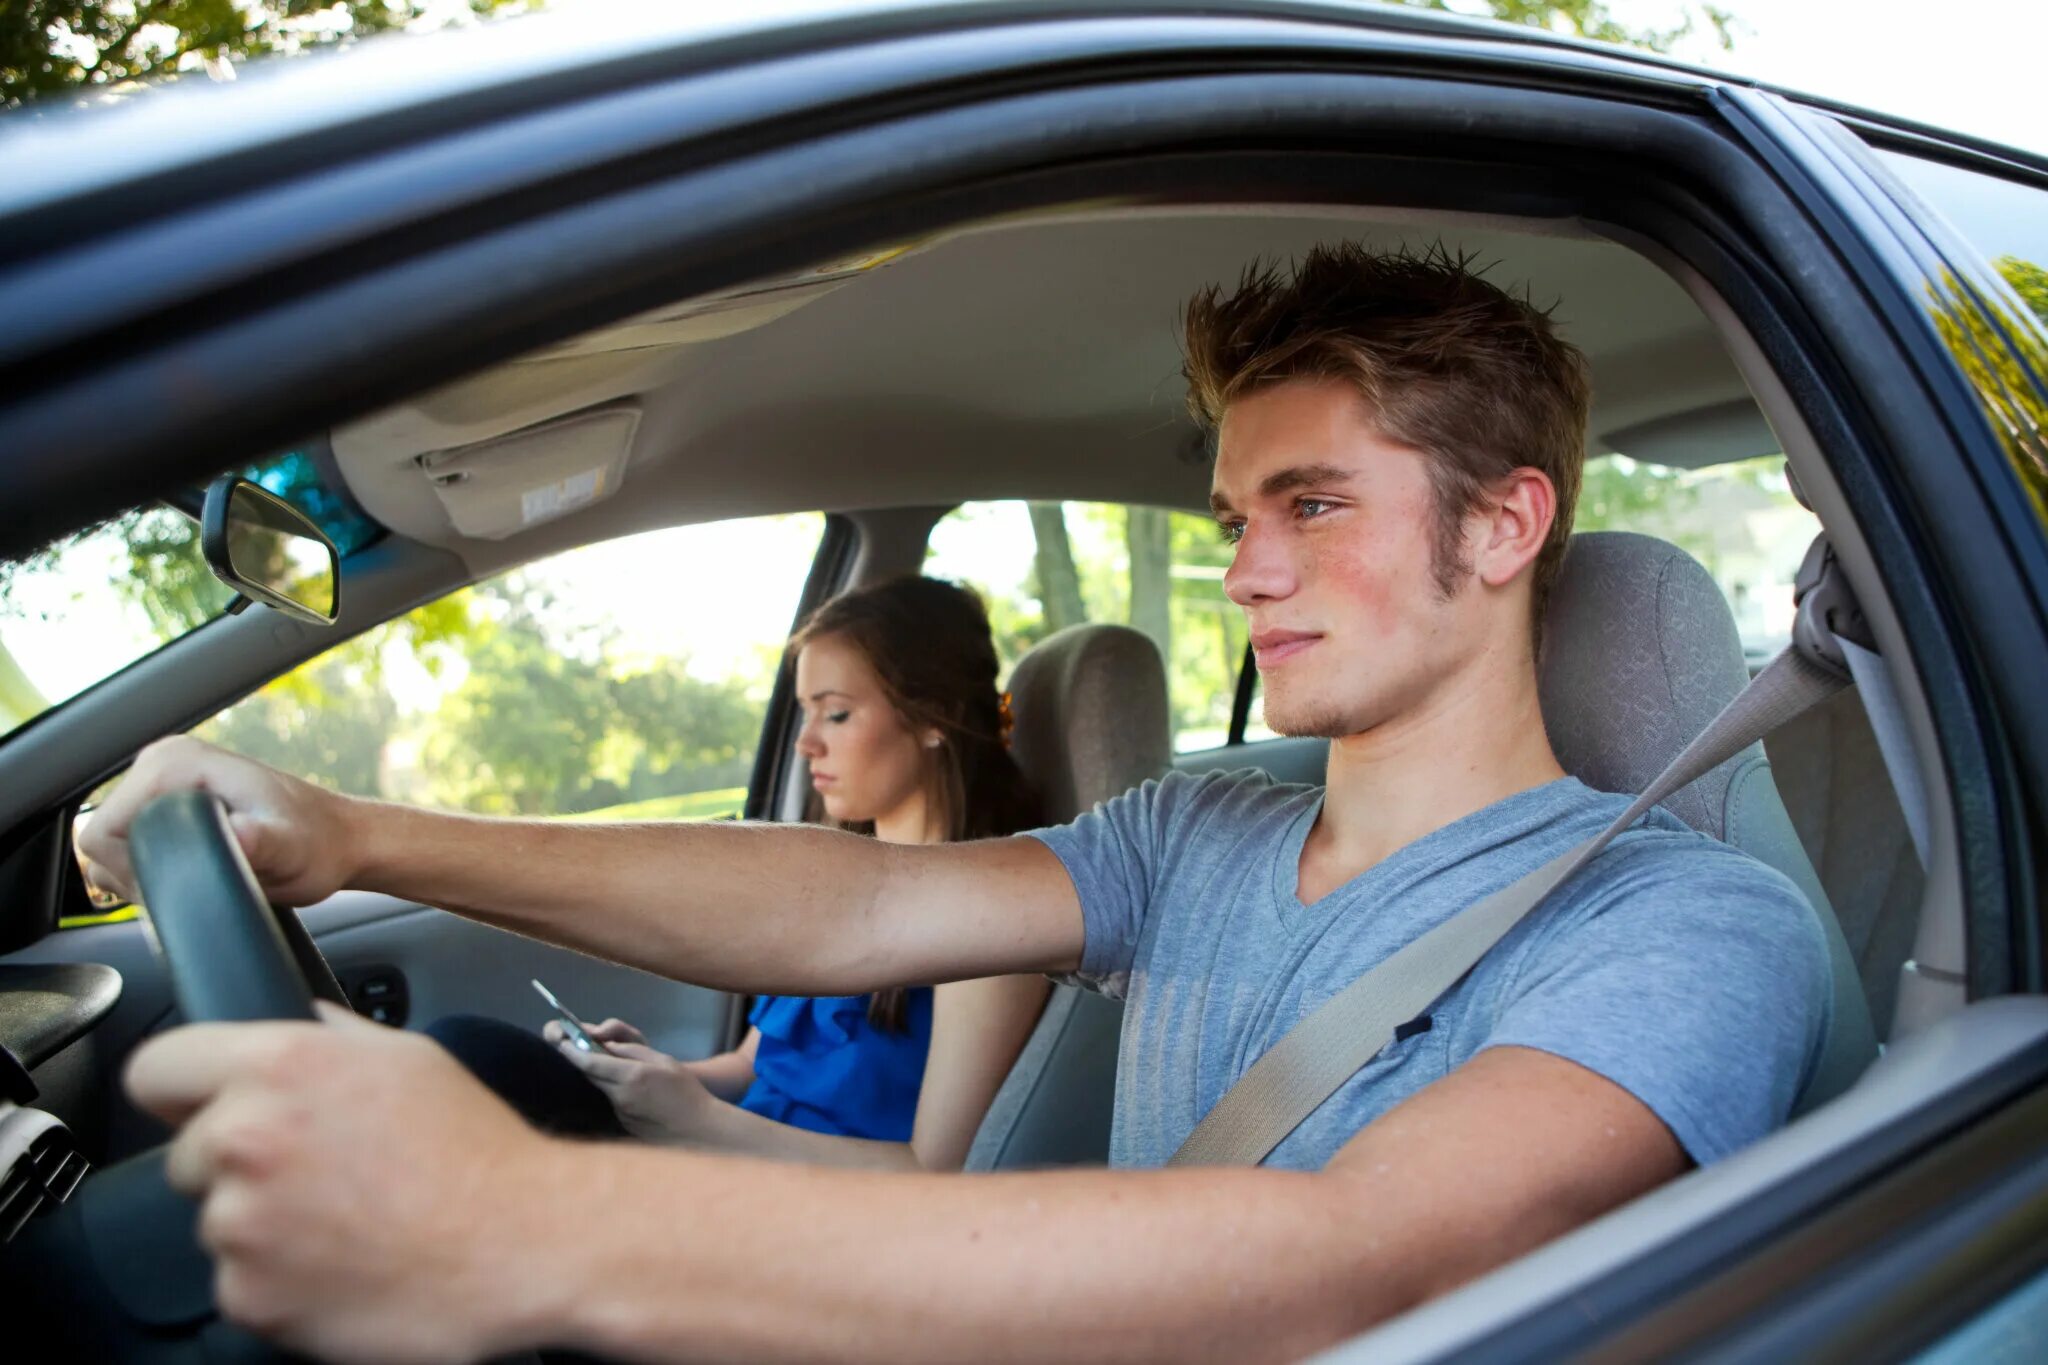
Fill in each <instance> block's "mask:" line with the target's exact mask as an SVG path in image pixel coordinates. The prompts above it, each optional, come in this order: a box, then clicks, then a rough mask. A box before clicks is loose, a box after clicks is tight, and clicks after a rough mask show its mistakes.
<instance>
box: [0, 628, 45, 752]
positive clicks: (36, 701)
mask: <svg viewBox="0 0 2048 1365" xmlns="http://www.w3.org/2000/svg"><path fill="white" fill-rule="evenodd" d="M49 708H50V703H49V702H48V701H47V700H46V699H45V698H44V697H43V694H42V692H41V691H39V690H38V689H37V688H36V685H35V684H34V683H32V682H30V681H29V680H28V674H26V673H24V672H22V671H21V665H20V664H18V663H16V662H15V661H14V656H13V655H12V654H9V653H8V652H7V646H6V645H5V644H0V733H4V732H6V731H8V730H12V729H13V728H14V727H15V726H17V725H20V724H21V723H22V722H23V721H26V720H27V719H28V718H29V717H30V716H37V715H41V714H42V713H43V712H44V711H47V710H49Z"/></svg>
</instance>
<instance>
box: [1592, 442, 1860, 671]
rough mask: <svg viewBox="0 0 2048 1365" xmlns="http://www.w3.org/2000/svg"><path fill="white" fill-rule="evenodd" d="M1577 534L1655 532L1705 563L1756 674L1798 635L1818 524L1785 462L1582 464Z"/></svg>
mask: <svg viewBox="0 0 2048 1365" xmlns="http://www.w3.org/2000/svg"><path fill="white" fill-rule="evenodd" d="M1572 529H1573V530H1574V531H1636V532H1639V533H1641V534H1643V535H1649V536H1656V537H1658V538H1659V539H1662V540H1668V541H1670V542H1671V543H1672V544H1674V545H1676V546H1678V548H1679V549H1681V550H1684V551H1686V552H1687V553H1688V554H1690V555H1691V556H1692V557H1693V558H1694V559H1697V560H1698V561H1699V562H1700V563H1702V564H1704V565H1705V566H1706V568H1707V572H1708V573H1710V574H1712V575H1713V576H1714V581H1715V582H1716V583H1718V584H1720V585H1721V595H1722V596H1723V597H1726V598H1727V599H1728V605H1729V607H1730V608H1731V609H1732V610H1733V611H1734V613H1735V629H1736V633H1737V634H1738V635H1739V636H1740V637H1741V639H1742V650H1743V653H1745V654H1746V655H1748V656H1749V661H1750V665H1751V667H1752V668H1755V667H1756V666H1758V665H1760V664H1762V663H1763V662H1765V661H1766V660H1768V659H1769V658H1770V657H1771V656H1772V655H1773V654H1776V653H1777V652H1778V651H1779V650H1780V649H1783V648H1784V647H1785V645H1786V644H1787V643H1788V642H1789V641H1790V640H1791V638H1792V616H1793V609H1792V582H1793V579H1794V578H1795V577H1797V575H1798V573H1799V565H1800V563H1801V561H1803V560H1804V559H1805V558H1806V549H1807V547H1808V546H1809V545H1811V544H1812V543H1813V538H1814V536H1815V535H1817V534H1819V532H1820V520H1819V518H1817V517H1815V516H1814V515H1813V513H1811V512H1809V511H1807V510H1806V509H1805V508H1804V507H1801V506H1800V505H1799V501H1798V499H1796V498H1794V497H1793V496H1792V489H1791V485H1790V484H1789V483H1788V482H1787V481H1786V478H1785V461H1784V458H1783V457H1782V456H1778V455H1770V456H1765V457H1763V458H1760V459H1753V460H1735V461H1731V462H1729V463H1726V464H1715V465H1706V466H1704V467H1702V468H1698V469H1675V468H1672V467H1670V466H1668V465H1660V464H1651V463H1649V462H1647V461H1642V460H1632V459H1630V458H1629V457H1628V456H1626V455H1603V456H1601V457H1599V458H1598V459H1594V460H1589V461H1587V463H1586V474H1585V480H1584V482H1583V483H1582V484H1581V485H1580V488H1579V505H1578V512H1577V514H1576V517H1575V519H1574V521H1573V524H1572Z"/></svg>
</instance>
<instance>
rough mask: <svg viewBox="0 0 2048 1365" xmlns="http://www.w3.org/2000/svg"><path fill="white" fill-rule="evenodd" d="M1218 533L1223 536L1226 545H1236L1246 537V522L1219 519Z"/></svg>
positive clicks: (1217, 524)
mask: <svg viewBox="0 0 2048 1365" xmlns="http://www.w3.org/2000/svg"><path fill="white" fill-rule="evenodd" d="M1216 534H1217V535H1219V536H1221V537H1223V543H1224V544H1225V545H1235V544H1237V542H1239V541H1240V540H1243V539H1244V523H1243V522H1241V521H1219V522H1217V523H1216Z"/></svg>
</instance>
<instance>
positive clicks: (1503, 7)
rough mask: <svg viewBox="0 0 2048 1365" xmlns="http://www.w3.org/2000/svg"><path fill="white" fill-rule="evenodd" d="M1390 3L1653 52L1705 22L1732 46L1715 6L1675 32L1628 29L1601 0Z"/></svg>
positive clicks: (1724, 16)
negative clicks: (1468, 15) (1521, 25)
mask: <svg viewBox="0 0 2048 1365" xmlns="http://www.w3.org/2000/svg"><path fill="white" fill-rule="evenodd" d="M1394 2H1395V3H1396V4H1401V5H1407V6H1408V7H1409V8H1411V9H1433V10H1441V11H1443V12H1444V13H1446V14H1473V15H1478V16H1480V17H1482V18H1489V19H1500V20H1503V21H1505V22H1507V23H1510V24H1523V25H1526V26H1528V27H1530V28H1540V29H1543V30H1544V31H1545V32H1549V33H1563V34H1569V35H1570V36H1572V37H1574V38H1591V39H1593V40H1594V41H1596V42H1602V43H1618V44H1620V45H1621V46H1623V47H1641V48H1648V49H1649V50H1650V51H1652V52H1669V51H1670V50H1671V49H1672V47H1673V46H1674V45H1675V44H1677V43H1679V42H1682V41H1683V40H1684V39H1686V38H1689V37H1691V36H1692V35H1693V34H1694V33H1696V32H1698V31H1699V25H1700V24H1701V23H1704V24H1705V25H1706V27H1707V29H1708V31H1709V32H1711V33H1712V35H1713V40H1714V42H1715V43H1716V44H1717V45H1718V46H1720V47H1721V49H1722V50H1723V51H1726V50H1727V49H1728V48H1730V47H1732V46H1734V38H1733V34H1732V30H1733V28H1734V16H1733V15H1731V14H1730V13H1729V12H1728V11H1727V10H1724V9H1722V8H1721V7H1719V6H1718V5H1709V4H1702V5H1700V6H1699V7H1698V8H1697V9H1694V8H1693V7H1692V6H1690V5H1688V6H1686V7H1685V9H1684V10H1683V11H1682V17H1681V18H1680V20H1679V22H1678V24H1677V26H1676V27H1674V28H1648V29H1641V28H1639V29H1632V28H1629V27H1627V26H1626V25H1624V24H1623V23H1622V22H1621V21H1620V20H1619V19H1616V18H1615V17H1614V15H1613V14H1612V13H1610V12H1609V10H1608V8H1607V6H1606V4H1605V3H1604V2H1603V0H1469V2H1468V3H1461V4H1452V3H1449V0H1394Z"/></svg>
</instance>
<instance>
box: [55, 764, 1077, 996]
mask: <svg viewBox="0 0 2048 1365" xmlns="http://www.w3.org/2000/svg"><path fill="white" fill-rule="evenodd" d="M194 787H196V788H200V789H202V790H207V791H211V792H213V793H214V794H215V795H217V796H219V797H220V798H221V799H222V801H223V802H224V803H225V804H226V806H227V808H228V812H229V818H230V823H231V824H232V826H233V828H234V831H235V835H236V837H237V839H238V840H239V842H240V843H241V845H242V848H243V851H244V852H245V853H246V854H247V855H248V857H249V861H250V865H251V866H252V867H253V868H254V869H255V871H256V873H257V876H258V878H259V879H260V880H261V881H262V882H263V885H264V888H265V890H266V891H268V892H269V893H270V894H271V896H272V897H273V898H274V899H277V900H279V901H282V902H284V903H286V904H293V905H303V904H306V903H308V902H310V901H314V900H319V899H322V898H324V897H326V896H328V895H331V894H333V893H334V892H335V891H337V890H340V889H342V888H343V887H356V888H360V889H363V890H373V891H382V892H386V893H388V894H390V895H394V896H400V897H403V898H405V899H407V900H412V901H418V902H420V903H422V904H425V905H438V906H441V907H443V908H445V909H449V910H453V911H456V912H458V913H460V914H463V915H467V916H469V917H470V918H473V919H478V920H482V921H484V922H486V923H490V924H496V925H499V926H501V927H504V928H507V929H512V930H516V931H518V932H519V933H522V934H527V935H529V936H531V937H534V938H540V939H545V940H547V941H549V942H552V943H559V944H562V945H564V946H566V947H570V948H575V949H578V950H580V951H583V952H588V953H594V954H596V955H598V956H600V957H606V958H609V959H611V960H613V961H615V962H624V963H628V964H630V965H632V966H636V967H642V968H645V969H647V970H649V971H653V972H658V973H660V974H662V975H664V976H669V977H673V978H676V979H678V980H683V981H692V982H696V983H698V984H700V985H706V986H715V987H720V988H723V989H727V990H752V991H768V992H776V993H782V994H791V995H852V994H857V993H859V992H862V991H868V990H872V989H875V988H877V987H880V986H890V985H904V984H912V983H929V982H936V981H953V980H959V979H962V978H966V977H978V976H995V975H1001V974H1003V973H1007V972H1027V971H1034V972H1035V971H1066V970H1071V969H1072V968H1074V967H1075V966H1076V965H1077V964H1078V963H1079V961H1080V956H1081V943H1082V928H1081V906H1080V901H1079V899H1078V897H1077V896H1076V894H1075V892H1074V888H1073V883H1072V882H1071V881H1070V880H1069V878H1068V877H1067V874H1066V871H1065V869H1064V868H1063V867H1062V866H1061V865H1060V862H1059V859H1058V858H1056V857H1055V856H1054V855H1053V854H1052V853H1051V852H1050V851H1049V850H1048V849H1046V848H1045V846H1044V845H1042V844H1040V843H1038V842H1037V841H1036V840H1033V839H1021V838H1019V839H999V840H988V841H984V842H980V843H972V844H946V845H937V846H901V845H893V844H884V843H881V842H879V841H877V840H874V839H865V838H861V837H860V836H858V835H853V834H847V833H843V832H841V831H837V830H826V829H815V828H809V827H797V826H768V825H745V824H727V823H707V824H635V825H591V824H582V823H569V822H555V821H540V820H496V819H485V818H480V817H476V816H468V815H450V814H445V813H440V812H432V811H422V810H414V809H411V808H408V807H404V806H393V805H386V804H383V803H380V802H374V801H366V800H362V799H359V798H353V797H346V796H341V795H338V794H336V793H333V792H329V791H325V790H323V789H321V788H318V787H315V786H313V785H311V784H310V783H306V782H301V781H299V780H298V779H297V778H293V777H287V776H285V775H284V774H282V773H278V772H275V771H273V770H271V769H269V768H266V767H264V766H262V765H261V764H258V763H255V762H252V761H251V760H248V759H245V758H241V757H239V756H237V755H234V754H230V753H226V752H224V751H222V750H219V749H215V748H213V747H212V746H210V745H207V744H204V743H202V742H200V741H198V740H195V739H190V738H186V737H179V738H177V739H171V740H164V741H161V742H159V743H157V744H153V745H151V746H150V747H149V748H147V749H145V750H143V751H142V754H141V755H140V756H139V757H138V758H137V759H136V762H135V766H134V768H133V769H132V770H131V771H130V773H129V775H128V777H127V778H126V779H125V780H124V781H123V782H122V784H121V785H120V786H119V787H118V788H116V790H115V791H114V793H113V795H112V796H110V797H109V798H108V800H107V803H106V804H105V805H104V806H103V807H102V808H101V809H100V810H99V811H97V812H96V813H95V814H94V816H93V818H92V819H91V821H90V822H89V823H88V824H87V826H86V828H85V829H84V830H83V831H82V833H81V835H80V838H79V845H80V851H81V852H82V853H84V854H85V856H86V857H87V859H88V860H89V862H90V863H91V865H92V866H91V875H92V877H93V879H94V881H95V883H96V884H98V885H102V886H107V887H110V888H113V889H120V890H126V891H129V892H131V893H132V891H133V882H132V874H131V872H130V869H129V863H128V849H127V834H128V826H129V824H130V822H132V820H133V819H134V817H135V815H136V814H137V813H138V812H139V811H140V810H141V809H142V808H143V807H144V806H145V805H147V804H148V802H149V800H150V799H152V798H153V797H155V796H157V795H160V794H161V793H163V792H166V791H173V790H178V789H182V788H194Z"/></svg>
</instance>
